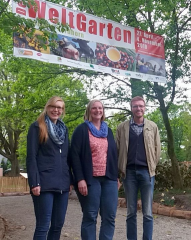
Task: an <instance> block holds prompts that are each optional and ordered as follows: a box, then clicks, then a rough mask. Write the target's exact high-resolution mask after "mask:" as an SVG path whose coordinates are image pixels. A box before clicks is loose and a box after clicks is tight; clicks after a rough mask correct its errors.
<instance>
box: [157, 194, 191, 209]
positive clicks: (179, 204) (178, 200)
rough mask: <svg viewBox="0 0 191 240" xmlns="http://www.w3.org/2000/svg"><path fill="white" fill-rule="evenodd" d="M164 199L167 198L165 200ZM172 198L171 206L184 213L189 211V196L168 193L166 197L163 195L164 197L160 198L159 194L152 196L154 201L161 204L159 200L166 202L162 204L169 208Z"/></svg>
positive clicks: (190, 202) (190, 197)
mask: <svg viewBox="0 0 191 240" xmlns="http://www.w3.org/2000/svg"><path fill="white" fill-rule="evenodd" d="M166 198H168V199H167V200H166ZM172 198H174V202H173V204H172V205H173V206H175V207H176V209H180V210H185V211H191V194H190V193H186V194H173V193H169V194H168V195H167V194H166V193H165V196H164V197H162V196H161V193H159V194H155V195H154V201H155V202H158V203H160V204H162V202H161V199H164V200H165V201H166V204H165V202H163V204H164V205H167V206H170V200H171V199H172Z"/></svg>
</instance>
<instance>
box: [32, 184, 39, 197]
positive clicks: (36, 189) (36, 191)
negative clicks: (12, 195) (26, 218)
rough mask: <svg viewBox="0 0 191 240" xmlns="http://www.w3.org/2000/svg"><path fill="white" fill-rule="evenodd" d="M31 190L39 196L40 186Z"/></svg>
mask: <svg viewBox="0 0 191 240" xmlns="http://www.w3.org/2000/svg"><path fill="white" fill-rule="evenodd" d="M31 191H32V193H33V195H35V196H39V195H40V186H38V187H34V188H32V189H31Z"/></svg>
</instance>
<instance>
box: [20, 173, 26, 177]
mask: <svg viewBox="0 0 191 240" xmlns="http://www.w3.org/2000/svg"><path fill="white" fill-rule="evenodd" d="M20 175H21V176H23V177H24V178H28V175H27V173H20Z"/></svg>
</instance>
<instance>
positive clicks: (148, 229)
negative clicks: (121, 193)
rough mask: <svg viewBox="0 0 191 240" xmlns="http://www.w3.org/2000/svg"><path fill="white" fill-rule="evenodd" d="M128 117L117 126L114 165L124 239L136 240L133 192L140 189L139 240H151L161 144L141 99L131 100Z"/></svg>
mask: <svg viewBox="0 0 191 240" xmlns="http://www.w3.org/2000/svg"><path fill="white" fill-rule="evenodd" d="M130 104H131V111H132V118H131V119H130V120H128V121H125V122H123V123H121V124H120V125H119V126H118V128H117V134H116V143H117V148H118V166H119V171H120V173H121V174H122V178H123V186H124V190H125V197H126V202H127V220H126V222H127V239H128V240H137V194H138V190H139V189H140V192H141V202H142V212H143V238H142V239H143V240H152V233H153V216H152V202H153V191H154V181H155V169H156V165H157V163H158V161H159V158H160V152H161V144H160V136H159V131H158V127H157V125H156V124H155V123H154V122H152V121H149V120H147V119H145V118H144V112H145V101H144V99H143V98H142V97H139V96H137V97H134V98H132V99H131V102H130Z"/></svg>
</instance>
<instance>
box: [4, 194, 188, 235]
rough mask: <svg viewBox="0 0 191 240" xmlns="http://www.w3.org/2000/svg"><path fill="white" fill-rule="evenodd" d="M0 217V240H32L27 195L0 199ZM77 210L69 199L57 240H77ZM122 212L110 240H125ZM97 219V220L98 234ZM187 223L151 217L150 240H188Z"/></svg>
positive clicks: (28, 197)
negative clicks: (0, 227) (0, 225)
mask: <svg viewBox="0 0 191 240" xmlns="http://www.w3.org/2000/svg"><path fill="white" fill-rule="evenodd" d="M0 216H1V217H3V218H4V219H5V221H6V225H7V229H6V233H5V236H4V237H3V238H2V239H3V240H32V236H33V232H34V226H35V217H34V211H33V204H32V200H31V196H30V195H25V196H9V197H0ZM81 217H82V214H81V209H80V205H79V202H78V201H77V200H76V199H70V200H69V204H68V210H67V215H66V221H65V224H64V227H63V230H62V235H61V240H80V239H81V238H80V224H81ZM137 218H138V240H141V236H142V214H141V212H140V211H139V212H138V216H137ZM125 221H126V208H118V211H117V217H116V229H115V235H114V239H113V240H124V239H126V227H125ZM99 226H100V218H98V228H97V231H99ZM190 236H191V221H189V220H186V219H178V218H171V217H165V216H160V215H154V235H153V239H154V240H179V239H182V240H190Z"/></svg>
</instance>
